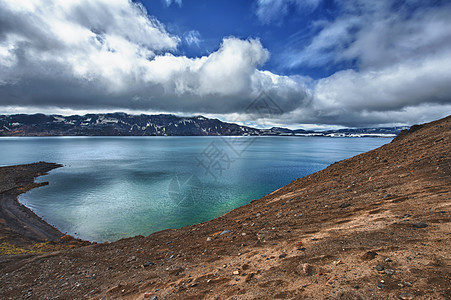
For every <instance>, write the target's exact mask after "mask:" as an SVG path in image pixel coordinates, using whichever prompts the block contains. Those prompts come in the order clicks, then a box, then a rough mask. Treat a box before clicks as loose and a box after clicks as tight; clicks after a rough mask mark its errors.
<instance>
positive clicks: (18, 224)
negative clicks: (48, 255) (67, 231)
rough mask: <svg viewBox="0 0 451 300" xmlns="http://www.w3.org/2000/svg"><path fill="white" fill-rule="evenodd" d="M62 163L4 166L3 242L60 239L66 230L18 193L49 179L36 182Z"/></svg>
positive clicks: (0, 186)
mask: <svg viewBox="0 0 451 300" xmlns="http://www.w3.org/2000/svg"><path fill="white" fill-rule="evenodd" d="M60 167H62V165H60V164H56V163H46V162H38V163H32V164H25V165H15V166H6V167H0V242H7V243H9V244H14V245H16V246H26V245H29V244H34V243H39V242H57V241H60V240H61V237H63V236H64V233H62V232H61V231H59V230H58V229H57V228H55V227H53V226H51V225H50V224H48V223H47V222H46V221H45V220H43V219H42V218H41V217H39V216H38V215H36V214H35V213H34V212H33V211H32V210H31V209H29V208H28V207H26V206H25V205H23V204H21V203H20V202H19V200H18V196H19V195H21V194H23V193H25V192H27V191H29V190H31V189H34V188H37V187H40V186H44V185H48V182H39V183H37V182H35V181H34V180H35V179H36V178H37V177H39V176H42V175H46V174H48V172H50V171H51V170H53V169H56V168H60Z"/></svg>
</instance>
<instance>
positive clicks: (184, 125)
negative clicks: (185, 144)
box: [0, 113, 408, 137]
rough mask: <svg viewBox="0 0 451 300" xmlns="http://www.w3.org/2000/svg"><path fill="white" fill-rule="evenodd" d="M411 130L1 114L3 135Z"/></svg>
mask: <svg viewBox="0 0 451 300" xmlns="http://www.w3.org/2000/svg"><path fill="white" fill-rule="evenodd" d="M407 128H408V127H383V128H357V129H352V128H351V129H339V130H327V131H311V130H303V129H296V130H291V129H288V128H281V127H273V128H270V129H257V128H253V127H248V126H242V125H238V124H234V123H227V122H223V121H220V120H218V119H209V118H205V117H203V116H195V117H180V116H175V115H169V114H159V115H144V114H141V115H131V114H126V113H108V114H87V115H83V116H79V115H72V116H62V115H44V114H33V115H29V114H15V115H0V136H248V135H250V136H294V135H296V136H328V137H394V136H396V135H397V134H398V133H399V132H401V130H403V129H407Z"/></svg>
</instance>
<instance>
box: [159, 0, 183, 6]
mask: <svg viewBox="0 0 451 300" xmlns="http://www.w3.org/2000/svg"><path fill="white" fill-rule="evenodd" d="M163 1H164V2H165V3H166V5H167V6H170V5H171V4H172V3H176V4H178V6H180V7H181V6H182V0H163Z"/></svg>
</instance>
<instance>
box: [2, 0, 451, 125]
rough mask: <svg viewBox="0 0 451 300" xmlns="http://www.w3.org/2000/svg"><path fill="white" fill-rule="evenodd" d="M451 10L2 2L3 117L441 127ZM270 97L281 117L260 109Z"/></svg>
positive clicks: (270, 2)
mask: <svg viewBox="0 0 451 300" xmlns="http://www.w3.org/2000/svg"><path fill="white" fill-rule="evenodd" d="M449 16H451V1H449V0H448V1H440V0H404V1H401V0H378V1H367V0H142V1H128V0H96V1H93V0H77V1H75V0H21V1H16V0H0V114H13V113H48V114H63V115H70V114H85V113H104V112H115V111H123V112H128V113H135V114H138V113H148V114H153V113H172V114H177V115H183V116H192V115H204V116H206V117H213V118H219V119H221V120H223V121H231V122H237V123H240V124H247V125H252V126H257V127H270V126H284V127H288V128H335V127H337V128H338V127H375V126H396V125H412V124H418V123H422V122H427V121H432V120H435V119H439V118H441V117H445V116H447V115H449V114H450V113H451V18H450V17H449ZM262 95H263V96H264V97H265V99H270V101H271V103H274V104H275V106H276V107H277V108H278V109H277V110H275V111H274V113H271V114H261V113H259V112H258V111H257V110H249V107H250V106H251V107H252V104H253V103H255V101H256V99H260V98H259V97H262Z"/></svg>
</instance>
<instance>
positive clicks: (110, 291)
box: [0, 117, 451, 299]
mask: <svg viewBox="0 0 451 300" xmlns="http://www.w3.org/2000/svg"><path fill="white" fill-rule="evenodd" d="M450 136H451V117H447V118H445V119H442V120H439V121H436V122H432V123H428V124H425V125H422V126H413V127H412V128H411V129H410V130H409V132H403V133H401V134H400V135H399V136H398V137H397V138H396V139H395V140H393V142H391V143H389V144H387V145H384V146H382V147H380V148H378V149H376V150H373V151H370V152H367V153H364V154H361V155H357V156H355V157H353V158H350V159H347V160H344V161H341V162H337V163H335V164H333V165H331V166H329V167H328V168H326V169H325V170H322V171H320V172H317V173H315V174H312V175H310V176H307V177H304V178H302V179H296V180H294V181H293V182H292V183H290V184H289V185H287V186H285V187H283V188H281V189H279V190H277V191H275V192H273V193H271V194H269V195H267V196H266V197H263V198H261V199H258V200H255V201H253V202H252V203H250V204H248V205H245V206H243V207H240V208H238V209H235V210H233V211H231V212H229V213H227V214H226V215H224V216H222V217H219V218H217V219H214V220H212V221H209V222H205V223H201V224H197V225H193V226H187V227H184V228H181V229H177V230H164V231H161V232H157V233H154V234H151V235H150V236H148V237H134V238H129V239H123V240H120V241H117V242H114V243H103V244H92V245H88V246H83V247H75V246H74V248H73V249H65V250H59V251H50V252H46V253H43V254H34V253H31V254H30V253H28V254H20V255H3V256H0V270H1V273H0V298H2V299H451V282H450V273H451V257H450V256H451V251H450V241H451V239H450V238H451V225H450V219H451V218H450V217H451V211H450V208H451V207H450V206H451V193H450V187H451V178H450V175H451V157H450V152H449V150H450V148H451V147H450ZM2 222H3V221H2ZM5 226H6V225H5ZM55 244H56V245H57V244H58V243H57V242H55Z"/></svg>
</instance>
